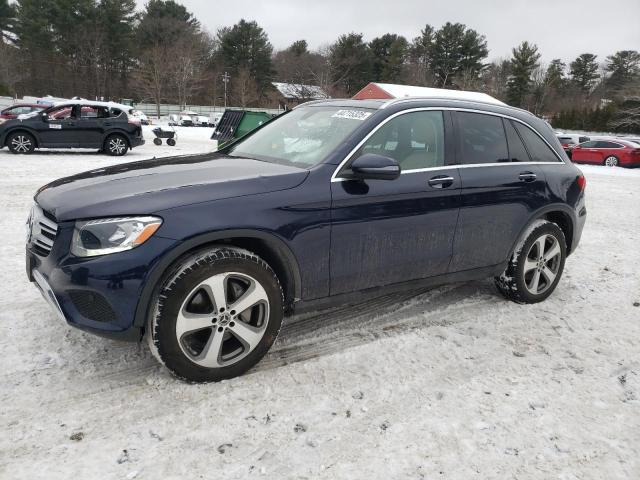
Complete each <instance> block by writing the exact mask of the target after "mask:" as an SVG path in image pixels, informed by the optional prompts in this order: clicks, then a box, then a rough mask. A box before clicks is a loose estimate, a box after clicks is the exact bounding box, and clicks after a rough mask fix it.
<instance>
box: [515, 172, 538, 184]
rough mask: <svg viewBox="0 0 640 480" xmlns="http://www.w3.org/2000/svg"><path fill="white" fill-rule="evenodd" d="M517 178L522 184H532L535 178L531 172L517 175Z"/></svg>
mask: <svg viewBox="0 0 640 480" xmlns="http://www.w3.org/2000/svg"><path fill="white" fill-rule="evenodd" d="M518 178H519V179H520V180H522V181H523V182H533V181H535V179H536V178H537V177H536V174H535V173H533V172H522V173H521V174H520V175H518Z"/></svg>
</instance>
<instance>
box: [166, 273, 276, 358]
mask: <svg viewBox="0 0 640 480" xmlns="http://www.w3.org/2000/svg"><path fill="white" fill-rule="evenodd" d="M268 322H269V299H268V297H267V292H266V291H265V289H264V287H263V286H262V285H261V284H260V283H259V282H258V281H257V280H255V279H254V278H253V277H250V276H249V275H246V274H243V273H234V272H229V273H222V274H218V275H214V276H212V277H209V278H207V279H206V280H204V281H203V282H201V283H200V284H199V285H197V286H196V287H195V288H194V289H193V290H192V291H191V292H190V293H189V295H187V297H186V298H185V300H184V302H183V303H182V306H181V308H180V311H179V313H178V318H177V319H176V338H177V340H178V344H179V345H180V348H181V350H182V352H183V353H184V354H185V355H186V356H187V357H188V358H189V359H190V360H191V361H192V362H194V363H196V364H198V365H200V366H203V367H207V368H220V367H226V366H229V365H232V364H235V363H237V362H239V361H240V360H242V359H243V358H245V357H246V356H247V355H249V353H251V352H252V351H253V350H254V349H255V348H256V347H257V346H258V344H259V343H260V341H261V340H262V337H263V335H264V332H265V331H266V328H267V324H268Z"/></svg>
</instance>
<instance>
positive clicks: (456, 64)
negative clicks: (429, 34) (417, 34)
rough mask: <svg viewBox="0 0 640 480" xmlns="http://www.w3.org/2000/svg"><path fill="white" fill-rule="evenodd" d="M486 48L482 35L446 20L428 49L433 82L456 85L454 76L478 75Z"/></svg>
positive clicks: (485, 54)
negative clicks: (433, 76) (434, 79)
mask: <svg viewBox="0 0 640 480" xmlns="http://www.w3.org/2000/svg"><path fill="white" fill-rule="evenodd" d="M488 53H489V50H488V49H487V42H486V40H485V38H484V36H483V35H480V34H479V33H478V32H476V31H475V30H472V29H467V27H466V26H465V25H463V24H461V23H454V24H452V23H450V22H447V23H446V24H444V25H443V26H442V28H440V30H438V31H437V32H436V33H435V35H434V39H433V43H432V44H431V47H430V49H429V57H430V67H431V70H432V71H433V73H434V74H435V77H436V86H439V87H447V86H452V85H456V77H457V76H458V77H460V76H462V75H463V74H464V75H466V76H475V77H476V78H477V77H478V76H479V75H480V72H481V71H482V69H483V68H484V64H483V63H482V61H483V60H484V59H485V58H486V57H487V55H488Z"/></svg>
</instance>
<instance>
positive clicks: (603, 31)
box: [137, 0, 640, 62]
mask: <svg viewBox="0 0 640 480" xmlns="http://www.w3.org/2000/svg"><path fill="white" fill-rule="evenodd" d="M137 1H138V4H139V5H140V7H142V6H144V4H145V0H137ZM177 1H178V2H179V3H182V4H183V5H185V6H186V7H187V8H188V9H189V10H190V11H191V12H192V13H193V14H194V15H195V16H196V17H197V18H198V19H199V20H200V22H201V23H202V25H203V26H204V27H205V28H206V29H207V30H209V31H210V32H212V33H213V32H215V31H216V30H217V29H218V28H219V27H222V26H227V25H233V24H234V23H236V22H237V21H239V20H240V19H241V18H244V19H246V20H256V21H257V22H258V24H259V25H260V26H261V27H262V28H264V29H265V30H266V32H267V34H268V35H269V39H270V40H271V43H272V44H273V46H274V48H275V49H282V48H286V47H287V46H289V45H290V44H291V43H292V42H293V41H295V40H298V39H305V40H307V42H308V43H309V46H310V48H311V49H316V48H319V47H322V46H327V45H329V44H331V43H333V42H334V41H335V40H336V39H337V37H338V36H339V35H341V34H343V33H349V32H357V33H363V34H364V37H365V40H367V41H369V40H371V39H373V38H375V37H376V36H379V35H382V34H384V33H387V32H389V33H397V34H399V35H404V36H405V37H407V39H409V40H411V39H413V38H414V37H416V36H417V35H419V33H420V30H421V29H422V28H423V27H424V25H425V24H427V23H428V24H430V25H432V26H434V27H436V28H439V27H440V26H441V25H442V24H444V23H446V22H447V21H449V22H452V23H455V22H460V23H464V24H465V25H467V26H468V27H470V28H473V29H475V30H477V31H478V32H479V33H481V34H483V35H485V36H486V39H487V43H488V47H489V49H490V53H489V59H490V60H494V59H499V58H508V57H510V55H511V48H513V47H514V46H516V45H518V44H519V43H520V42H522V41H523V40H528V41H530V42H533V43H535V44H537V45H538V48H539V51H540V53H541V54H542V60H543V61H546V62H548V61H550V60H551V59H553V58H561V59H563V60H564V61H567V62H568V61H571V60H573V59H574V58H575V57H577V56H578V55H579V54H581V53H585V52H589V53H595V54H596V55H598V59H599V60H600V61H604V59H605V57H606V56H607V55H610V54H611V53H614V52H615V51H617V50H640V0H608V1H603V0H438V1H434V0H393V1H390V0H368V1H354V0H351V1H349V0H314V1H305V0H270V1H266V0H262V1H260V0H232V1H228V0H226V1H223V2H219V1H212V0H177Z"/></svg>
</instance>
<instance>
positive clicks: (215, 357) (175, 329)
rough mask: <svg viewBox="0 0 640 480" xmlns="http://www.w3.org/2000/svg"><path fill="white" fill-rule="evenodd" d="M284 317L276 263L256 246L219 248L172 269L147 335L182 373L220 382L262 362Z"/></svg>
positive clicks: (187, 377)
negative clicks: (253, 248) (253, 249)
mask: <svg viewBox="0 0 640 480" xmlns="http://www.w3.org/2000/svg"><path fill="white" fill-rule="evenodd" d="M282 317H283V294H282V288H281V287H280V283H279V282H278V278H277V277H276V275H275V273H274V272H273V270H272V269H271V268H270V267H269V265H267V263H266V262H264V261H263V260H262V259H261V258H260V257H258V256H257V255H255V254H253V253H251V252H249V251H246V250H242V249H237V248H233V247H216V248H212V249H210V250H206V251H201V252H199V253H196V254H194V255H192V256H190V257H188V258H186V259H185V260H183V261H182V262H180V263H179V264H178V265H176V267H175V268H173V269H172V271H171V272H170V273H169V274H168V276H167V277H166V280H165V281H164V282H163V284H162V285H161V287H160V289H159V292H158V294H157V296H156V298H155V304H154V309H153V314H152V317H151V319H150V322H149V323H150V325H149V332H148V333H147V340H148V342H149V346H150V348H151V351H152V352H153V353H154V355H155V356H156V357H157V358H158V359H159V360H160V361H161V362H162V363H163V364H164V365H165V366H166V367H167V368H168V369H169V370H170V371H171V372H172V373H173V374H174V375H175V376H177V377H179V378H181V379H183V380H187V381H191V382H216V381H220V380H224V379H228V378H233V377H237V376H239V375H242V374H243V373H245V372H246V371H247V370H249V369H250V368H252V367H253V366H254V365H256V364H257V363H258V362H259V361H260V360H261V359H262V357H264V355H265V354H266V353H267V352H268V351H269V348H271V345H273V342H274V341H275V339H276V337H277V335H278V332H279V330H280V326H281V324H282Z"/></svg>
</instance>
